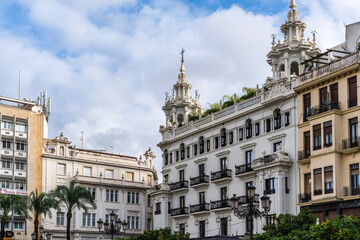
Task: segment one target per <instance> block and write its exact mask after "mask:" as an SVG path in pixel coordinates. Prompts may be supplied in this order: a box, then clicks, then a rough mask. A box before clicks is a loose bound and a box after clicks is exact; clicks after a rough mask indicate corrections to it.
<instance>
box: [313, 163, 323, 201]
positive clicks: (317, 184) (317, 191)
mask: <svg viewBox="0 0 360 240" xmlns="http://www.w3.org/2000/svg"><path fill="white" fill-rule="evenodd" d="M321 178H322V172H321V168H317V169H314V195H321V194H322V187H321V186H322V179H321Z"/></svg>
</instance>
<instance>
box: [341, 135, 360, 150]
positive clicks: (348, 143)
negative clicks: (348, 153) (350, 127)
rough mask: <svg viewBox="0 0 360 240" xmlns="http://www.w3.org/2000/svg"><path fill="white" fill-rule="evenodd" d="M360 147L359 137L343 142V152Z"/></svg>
mask: <svg viewBox="0 0 360 240" xmlns="http://www.w3.org/2000/svg"><path fill="white" fill-rule="evenodd" d="M358 146H359V137H357V136H356V137H352V138H348V139H344V140H342V150H346V149H351V148H355V147H358Z"/></svg>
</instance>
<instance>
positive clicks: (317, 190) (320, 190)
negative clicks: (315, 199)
mask: <svg viewBox="0 0 360 240" xmlns="http://www.w3.org/2000/svg"><path fill="white" fill-rule="evenodd" d="M321 194H322V189H316V190H314V196H317V195H321Z"/></svg>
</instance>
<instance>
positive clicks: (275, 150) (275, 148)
mask: <svg viewBox="0 0 360 240" xmlns="http://www.w3.org/2000/svg"><path fill="white" fill-rule="evenodd" d="M281 146H282V142H276V143H274V152H278V151H279V150H280V149H279V148H280V147H281Z"/></svg>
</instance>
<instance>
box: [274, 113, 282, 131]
mask: <svg viewBox="0 0 360 240" xmlns="http://www.w3.org/2000/svg"><path fill="white" fill-rule="evenodd" d="M279 128H281V113H280V109H278V108H277V109H275V111H274V129H275V130H276V129H279Z"/></svg>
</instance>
